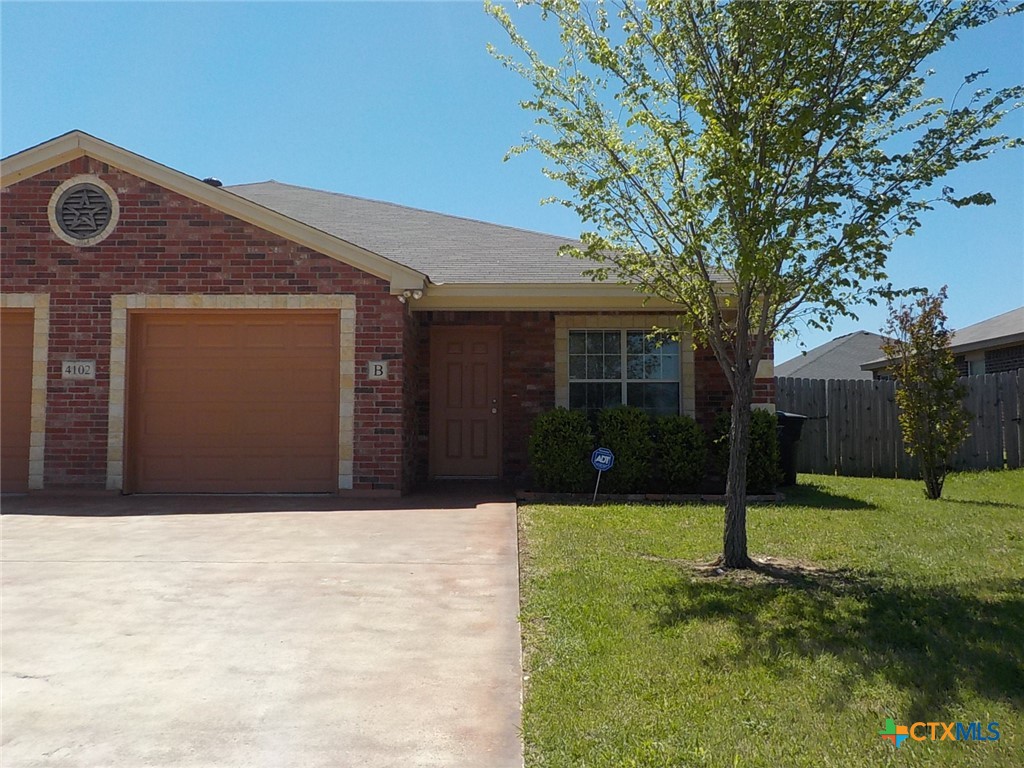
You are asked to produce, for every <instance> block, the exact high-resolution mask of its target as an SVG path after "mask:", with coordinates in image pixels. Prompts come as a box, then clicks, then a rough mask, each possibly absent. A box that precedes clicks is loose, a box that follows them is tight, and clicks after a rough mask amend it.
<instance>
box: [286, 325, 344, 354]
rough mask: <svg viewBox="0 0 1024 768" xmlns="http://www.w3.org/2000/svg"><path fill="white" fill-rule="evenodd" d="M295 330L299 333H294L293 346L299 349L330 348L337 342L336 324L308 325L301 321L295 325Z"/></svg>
mask: <svg viewBox="0 0 1024 768" xmlns="http://www.w3.org/2000/svg"><path fill="white" fill-rule="evenodd" d="M297 330H298V331H299V333H297V334H296V339H295V346H296V347H298V348H300V349H332V348H333V347H334V345H335V344H336V343H337V336H338V326H337V324H335V325H323V324H319V325H310V324H306V323H303V324H300V325H299V326H297Z"/></svg>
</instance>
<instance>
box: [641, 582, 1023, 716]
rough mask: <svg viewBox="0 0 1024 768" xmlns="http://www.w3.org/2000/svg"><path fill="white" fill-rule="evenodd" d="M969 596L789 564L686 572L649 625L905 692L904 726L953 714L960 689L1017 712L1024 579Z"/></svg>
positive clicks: (767, 661)
mask: <svg viewBox="0 0 1024 768" xmlns="http://www.w3.org/2000/svg"><path fill="white" fill-rule="evenodd" d="M973 588H974V590H975V593H968V592H961V591H958V590H956V589H953V588H944V587H921V588H909V587H902V586H894V585H892V584H891V583H885V582H883V581H882V580H881V579H880V578H879V577H878V576H875V575H871V574H869V575H865V574H862V573H858V574H853V573H851V572H844V571H824V570H816V569H809V568H803V567H800V566H789V565H785V566H783V565H780V566H773V565H762V566H760V567H759V568H758V569H757V570H756V572H753V573H751V572H749V571H745V572H727V573H726V575H724V576H712V577H708V576H707V575H700V574H698V573H695V572H687V573H683V574H681V576H680V578H679V579H678V580H677V581H676V582H674V583H672V584H671V585H669V586H667V587H665V588H664V589H663V590H662V592H663V594H661V595H659V597H660V599H659V600H658V601H657V606H658V608H657V609H656V626H657V628H661V629H668V628H672V627H675V626H678V625H684V624H689V623H691V622H701V621H705V620H716V621H726V622H729V623H731V625H732V626H733V629H734V631H735V633H736V636H737V637H738V638H739V639H740V642H741V648H740V650H739V651H738V652H737V654H736V656H737V657H738V658H742V659H745V660H747V661H749V663H751V664H764V665H765V666H768V667H770V666H772V664H773V663H774V662H773V661H772V660H774V659H780V658H787V657H792V656H797V657H804V658H808V659H814V658H816V657H818V656H820V655H823V654H831V655H834V656H836V657H838V658H839V659H841V660H842V661H843V662H845V663H846V664H848V665H851V666H854V667H856V668H858V669H860V671H861V672H862V673H863V674H864V675H880V676H881V677H883V678H885V679H886V680H888V681H889V682H890V683H892V684H893V685H896V686H898V687H899V688H901V689H902V690H903V691H905V692H906V693H907V694H908V695H909V697H910V702H911V703H910V706H909V711H907V712H906V717H907V718H908V719H909V720H911V721H913V720H924V721H927V720H928V719H935V718H936V717H938V716H939V715H940V714H941V713H943V712H945V711H947V710H948V709H949V708H951V707H955V706H956V705H957V704H958V703H959V698H960V691H961V689H963V688H965V687H966V688H968V689H973V690H974V691H975V692H977V693H978V694H979V695H981V696H984V697H987V698H990V699H999V700H1003V701H1008V702H1010V703H1011V704H1012V705H1013V706H1014V707H1017V708H1020V707H1022V706H1024V666H1022V664H1021V659H1022V658H1024V580H1020V579H1018V580H1002V581H987V582H984V583H979V584H975V585H973ZM979 595H986V596H987V597H981V596H979Z"/></svg>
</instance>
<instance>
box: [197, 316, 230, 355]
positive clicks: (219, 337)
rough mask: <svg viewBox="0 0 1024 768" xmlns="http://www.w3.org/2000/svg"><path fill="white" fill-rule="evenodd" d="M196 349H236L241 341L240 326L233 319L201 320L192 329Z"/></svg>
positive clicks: (200, 350)
mask: <svg viewBox="0 0 1024 768" xmlns="http://www.w3.org/2000/svg"><path fill="white" fill-rule="evenodd" d="M191 331H192V338H193V346H194V348H195V350H196V351H199V352H202V351H203V350H210V349H217V350H224V349H234V348H235V347H237V346H238V343H239V338H238V337H239V329H238V326H237V325H236V324H235V323H233V322H231V321H218V322H200V323H197V324H196V325H195V326H194V327H193V328H192V329H191Z"/></svg>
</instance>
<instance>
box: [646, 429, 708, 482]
mask: <svg viewBox="0 0 1024 768" xmlns="http://www.w3.org/2000/svg"><path fill="white" fill-rule="evenodd" d="M654 445H655V451H654V453H655V464H656V467H655V477H656V479H655V482H656V484H657V486H658V488H659V489H660V490H662V491H666V492H668V493H690V492H696V491H699V490H700V486H701V483H702V481H703V480H704V473H705V471H706V468H707V460H708V450H707V440H706V438H705V437H704V430H702V429H701V428H700V425H699V424H698V423H697V422H696V421H694V420H693V419H691V418H690V417H689V416H665V417H663V418H660V419H658V420H657V421H656V422H655V424H654Z"/></svg>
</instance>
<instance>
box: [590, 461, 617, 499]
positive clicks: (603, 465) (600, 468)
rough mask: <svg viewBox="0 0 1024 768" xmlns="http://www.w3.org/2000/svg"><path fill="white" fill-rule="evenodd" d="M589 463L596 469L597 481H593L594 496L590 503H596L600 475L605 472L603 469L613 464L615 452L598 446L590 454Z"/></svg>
mask: <svg viewBox="0 0 1024 768" xmlns="http://www.w3.org/2000/svg"><path fill="white" fill-rule="evenodd" d="M590 463H591V464H593V465H594V469H596V470H597V482H596V483H594V498H593V499H592V500H591V502H590V503H591V504H596V503H597V489H598V488H599V487H601V475H603V474H604V473H605V470H608V469H611V468H612V465H613V464H615V454H614V453H612V452H611V451H609V450H608V449H607V448H598V449H597V450H596V451H594V452H593V453H592V454H590Z"/></svg>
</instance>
